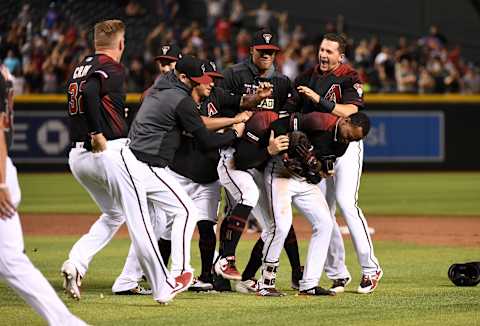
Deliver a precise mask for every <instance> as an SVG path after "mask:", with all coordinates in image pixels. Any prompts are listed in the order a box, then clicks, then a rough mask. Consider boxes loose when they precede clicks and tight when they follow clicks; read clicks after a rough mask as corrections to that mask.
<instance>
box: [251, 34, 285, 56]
mask: <svg viewBox="0 0 480 326" xmlns="http://www.w3.org/2000/svg"><path fill="white" fill-rule="evenodd" d="M276 44H277V40H276V38H275V36H274V34H273V33H272V32H271V31H269V30H268V29H262V30H259V31H258V32H257V33H256V34H255V37H254V38H253V41H252V46H253V48H254V49H257V50H275V51H280V48H279V47H278V46H277V45H276Z"/></svg>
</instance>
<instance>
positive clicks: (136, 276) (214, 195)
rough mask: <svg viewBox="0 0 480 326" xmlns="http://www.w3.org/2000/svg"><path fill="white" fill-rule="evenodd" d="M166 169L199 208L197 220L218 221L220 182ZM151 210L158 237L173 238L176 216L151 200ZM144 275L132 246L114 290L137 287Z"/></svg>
mask: <svg viewBox="0 0 480 326" xmlns="http://www.w3.org/2000/svg"><path fill="white" fill-rule="evenodd" d="M166 170H167V172H168V173H169V174H171V175H172V176H173V177H174V178H175V179H176V180H177V181H178V183H179V184H180V185H181V186H182V187H183V189H185V191H186V192H187V194H188V195H189V196H190V198H191V199H192V201H193V203H194V204H195V207H196V208H197V210H198V220H197V221H202V220H206V221H211V222H214V223H217V212H218V206H219V202H220V184H219V182H218V181H215V182H212V183H209V184H199V183H196V182H194V181H193V180H191V179H189V178H187V177H184V176H182V175H180V174H178V173H176V172H174V171H172V170H171V169H169V168H166ZM149 212H150V217H151V218H152V224H153V229H154V230H155V233H156V234H157V235H158V237H161V238H162V239H166V240H169V239H171V234H172V226H173V222H174V221H175V216H168V217H167V215H166V214H165V213H164V212H163V211H162V210H161V208H160V207H157V206H156V205H155V204H153V203H151V202H149ZM142 275H143V271H142V269H141V266H140V264H139V263H138V259H137V257H136V253H135V251H134V250H133V248H132V247H131V248H130V250H129V253H128V256H127V260H126V262H125V265H124V267H123V270H122V273H121V274H120V275H119V276H118V278H117V279H116V280H115V283H114V284H113V287H112V291H113V292H120V291H126V290H129V289H132V288H134V287H136V286H137V285H138V282H139V281H140V280H141V278H142Z"/></svg>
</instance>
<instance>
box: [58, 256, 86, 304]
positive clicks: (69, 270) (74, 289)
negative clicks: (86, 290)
mask: <svg viewBox="0 0 480 326" xmlns="http://www.w3.org/2000/svg"><path fill="white" fill-rule="evenodd" d="M61 272H62V276H63V288H64V289H65V293H67V294H68V295H69V296H70V297H72V298H73V299H75V300H80V285H81V283H82V282H81V276H80V274H79V273H78V271H77V268H76V267H75V265H73V264H72V263H71V262H70V261H68V260H66V261H65V262H64V263H63V265H62V269H61Z"/></svg>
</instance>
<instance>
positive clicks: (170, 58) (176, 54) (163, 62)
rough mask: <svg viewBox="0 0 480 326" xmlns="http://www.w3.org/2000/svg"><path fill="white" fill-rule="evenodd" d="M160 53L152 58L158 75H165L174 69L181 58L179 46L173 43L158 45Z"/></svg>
mask: <svg viewBox="0 0 480 326" xmlns="http://www.w3.org/2000/svg"><path fill="white" fill-rule="evenodd" d="M160 49H161V50H162V54H160V55H158V56H156V57H155V58H154V60H155V63H156V64H157V67H158V71H159V72H160V75H165V74H167V73H168V72H170V71H172V70H173V69H175V65H176V63H177V61H178V60H179V59H181V58H182V53H181V51H180V48H179V47H178V46H177V45H175V44H166V45H162V46H161V47H160Z"/></svg>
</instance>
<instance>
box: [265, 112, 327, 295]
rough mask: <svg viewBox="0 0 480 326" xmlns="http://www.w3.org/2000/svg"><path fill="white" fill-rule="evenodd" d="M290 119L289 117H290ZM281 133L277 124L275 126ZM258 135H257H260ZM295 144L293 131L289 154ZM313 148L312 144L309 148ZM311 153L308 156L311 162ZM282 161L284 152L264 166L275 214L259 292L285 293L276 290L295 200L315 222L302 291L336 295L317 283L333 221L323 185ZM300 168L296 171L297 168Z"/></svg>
mask: <svg viewBox="0 0 480 326" xmlns="http://www.w3.org/2000/svg"><path fill="white" fill-rule="evenodd" d="M287 121H288V120H287ZM296 125H297V124H295V126H296ZM273 130H274V132H275V133H277V134H279V133H280V134H281V133H283V132H282V131H279V129H278V128H274V129H273ZM257 137H258V136H257ZM292 146H293V140H292V135H291V136H290V146H289V151H288V154H290V152H291V149H290V148H291V147H292ZM309 150H310V144H308V146H307V147H306V151H307V152H308V151H309ZM314 159H315V157H314V156H313V155H311V156H310V157H308V159H307V160H306V161H307V162H309V163H310V162H311V161H312V160H314ZM287 167H288V166H287V165H285V164H284V163H283V161H282V156H280V155H277V156H276V157H274V158H272V160H270V162H269V163H268V165H267V167H266V168H265V172H264V173H265V184H266V190H267V194H268V196H267V197H268V199H269V203H270V205H271V206H270V209H271V214H272V216H273V223H272V224H273V227H272V231H271V232H269V233H268V235H267V239H266V240H265V245H264V250H263V253H264V256H263V265H262V275H261V279H260V280H259V282H258V293H260V294H263V293H277V296H282V295H283V293H281V292H278V291H276V290H275V282H276V275H277V272H278V268H279V258H280V252H281V249H282V246H283V244H284V242H285V239H286V237H287V235H288V232H289V230H290V228H291V225H292V203H293V204H294V205H295V206H296V207H297V209H298V210H299V211H300V212H301V213H302V214H303V215H304V216H305V217H306V218H307V219H308V220H309V222H310V223H311V224H312V236H311V240H310V244H309V248H308V253H307V259H306V264H305V267H304V271H303V278H302V280H300V284H299V285H300V288H299V291H300V294H302V295H314V296H317V295H334V294H335V293H334V292H333V291H330V290H325V289H323V288H322V287H320V286H318V283H319V280H320V276H321V272H322V270H323V266H324V264H325V260H326V258H327V251H328V245H329V242H330V237H331V232H332V228H333V222H332V219H331V217H330V211H329V208H328V204H327V202H326V200H325V196H324V195H323V194H322V192H321V191H320V189H319V188H318V187H317V186H316V185H315V184H312V183H311V182H308V181H309V180H308V179H307V178H305V177H304V176H303V175H301V174H298V173H291V171H290V170H289V169H288V168H287ZM295 172H297V171H295Z"/></svg>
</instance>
